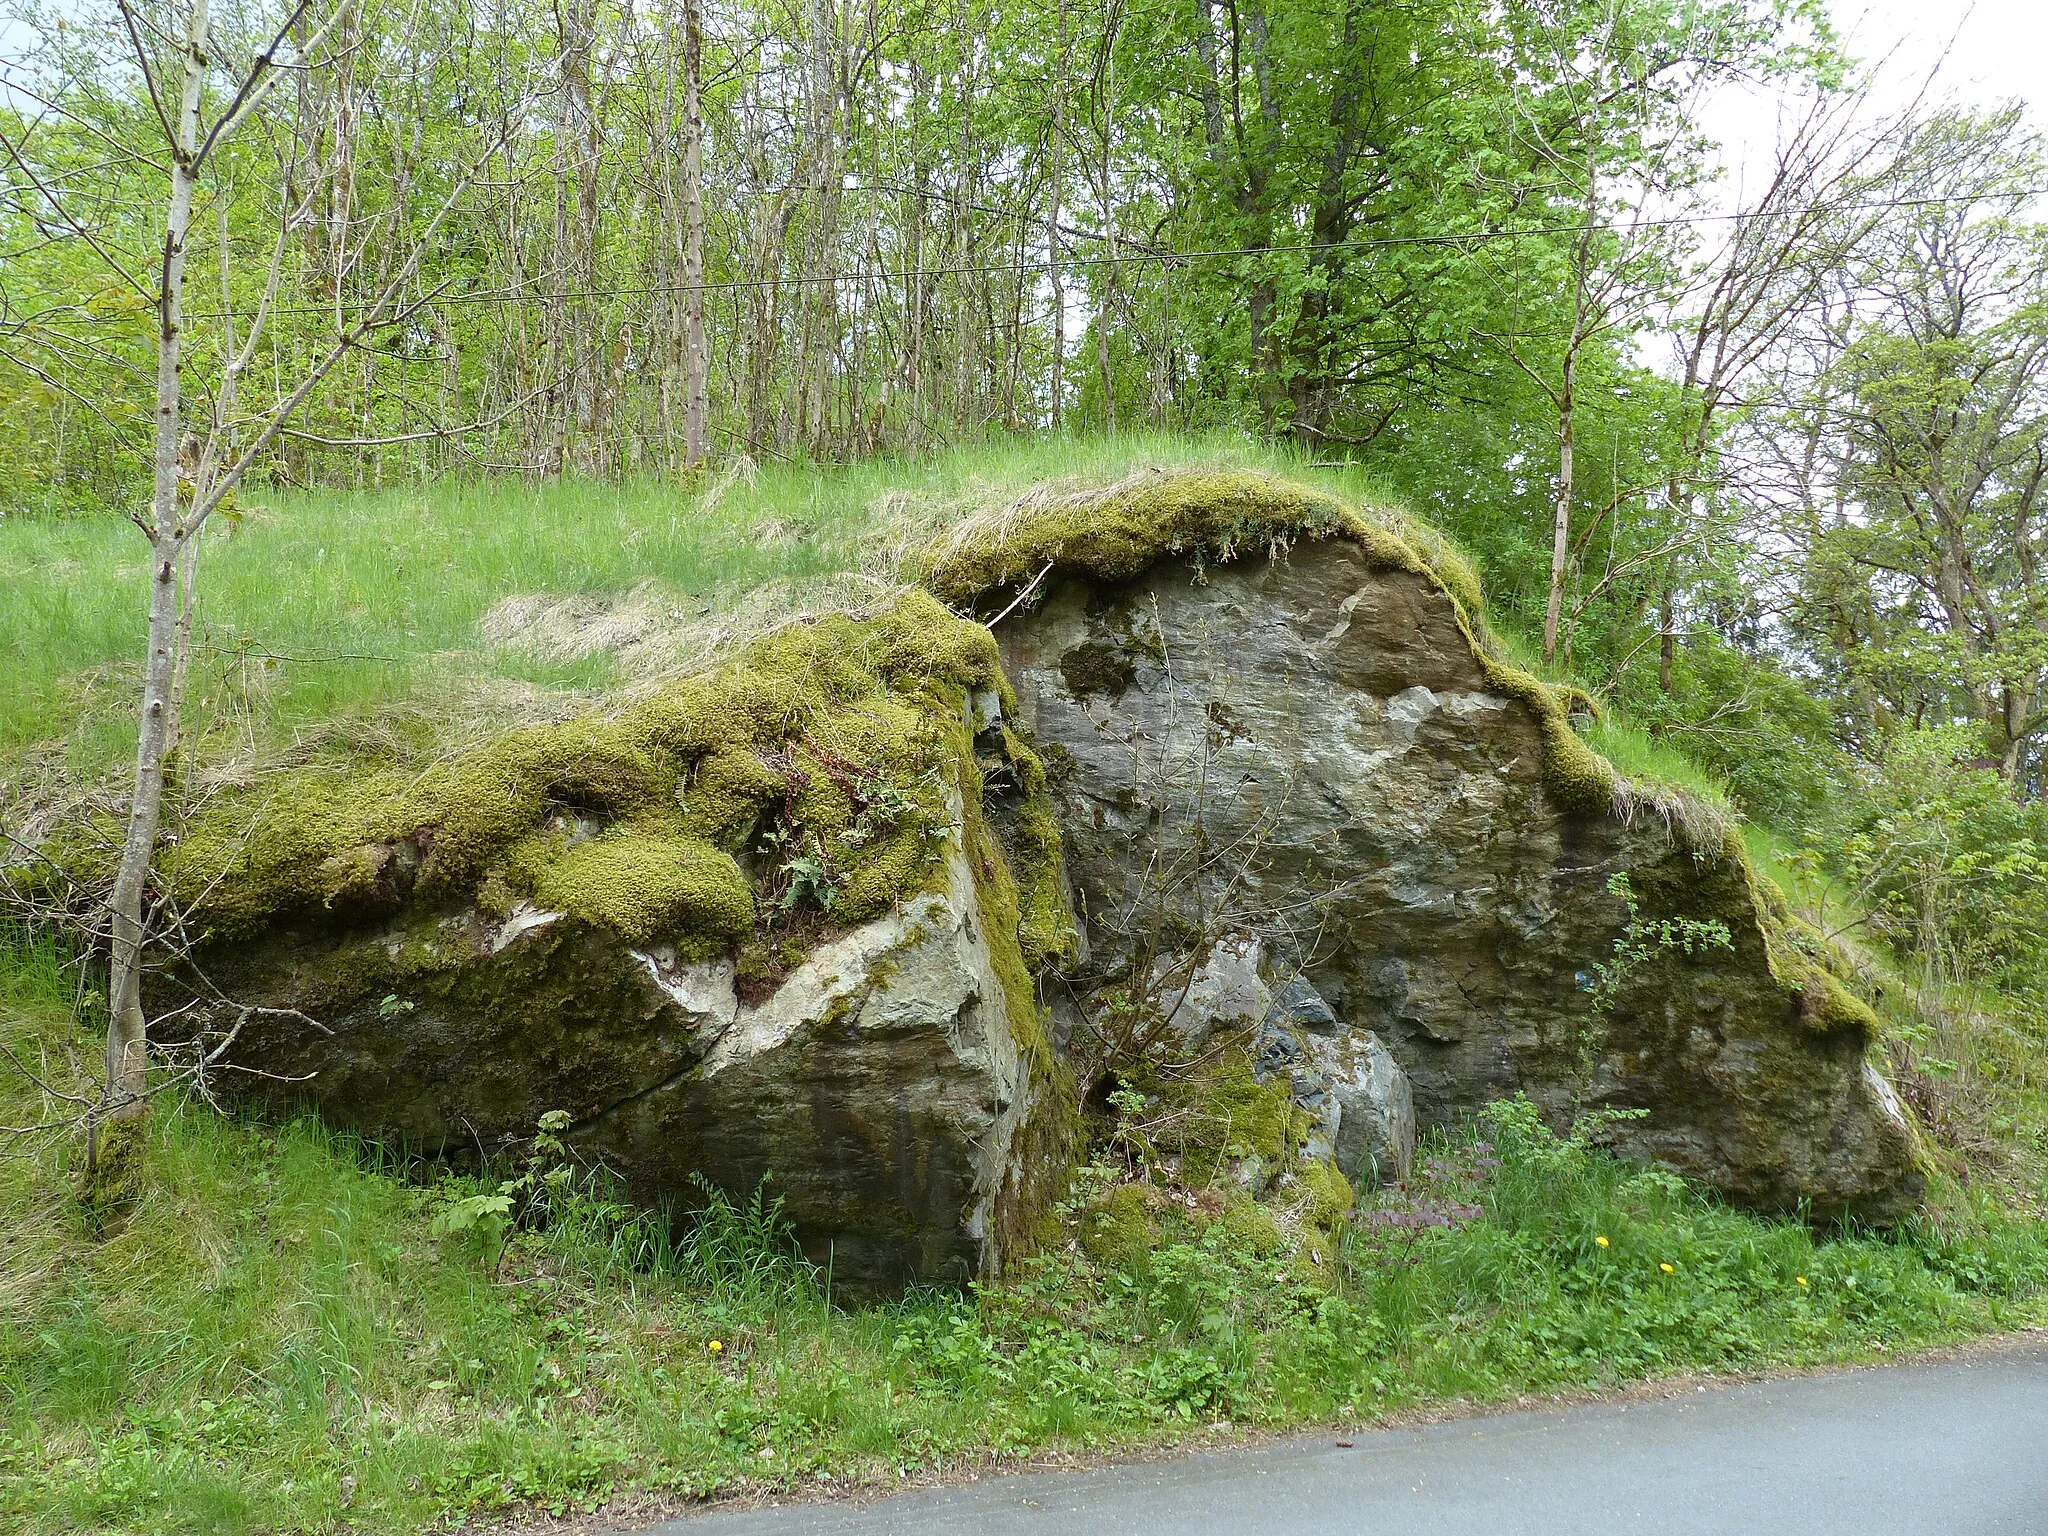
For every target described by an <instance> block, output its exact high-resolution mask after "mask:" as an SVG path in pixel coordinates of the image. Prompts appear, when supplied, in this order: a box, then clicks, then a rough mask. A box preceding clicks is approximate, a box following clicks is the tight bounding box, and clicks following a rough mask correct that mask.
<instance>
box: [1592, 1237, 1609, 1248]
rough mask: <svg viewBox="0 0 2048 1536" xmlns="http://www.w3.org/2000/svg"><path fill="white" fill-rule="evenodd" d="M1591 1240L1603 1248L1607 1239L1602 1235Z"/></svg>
mask: <svg viewBox="0 0 2048 1536" xmlns="http://www.w3.org/2000/svg"><path fill="white" fill-rule="evenodd" d="M1593 1241H1594V1242H1596V1243H1598V1244H1599V1245H1600V1246H1601V1247H1602V1248H1605V1247H1606V1246H1607V1239H1606V1238H1604V1237H1596V1238H1594V1239H1593Z"/></svg>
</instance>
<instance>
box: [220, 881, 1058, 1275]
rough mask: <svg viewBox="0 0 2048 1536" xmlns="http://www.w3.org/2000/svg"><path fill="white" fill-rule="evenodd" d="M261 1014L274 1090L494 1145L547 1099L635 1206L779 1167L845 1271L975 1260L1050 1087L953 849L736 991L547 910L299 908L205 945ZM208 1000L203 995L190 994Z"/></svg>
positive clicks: (428, 1146)
mask: <svg viewBox="0 0 2048 1536" xmlns="http://www.w3.org/2000/svg"><path fill="white" fill-rule="evenodd" d="M213 979H214V981H215V982H216V983H218V984H219V985H220V986H221V987H222V988H223V989H224V990H226V991H227V992H229V993H230V994H231V995H233V996H235V997H236V998H237V999H238V1000H240V1001H242V1002H259V1003H272V1004H276V1005H278V1006H289V1007H293V1008H297V1009H300V1010H303V1011H304V1012H305V1013H306V1014H308V1015H310V1016H311V1017H313V1018H315V1019H318V1020H319V1021H321V1027H317V1028H316V1027H310V1026H307V1025H304V1024H300V1023H297V1022H295V1021H292V1020H288V1019H285V1018H282V1017H263V1018H258V1019H255V1020H252V1021H251V1023H250V1025H249V1026H248V1027H247V1028H245V1030H244V1032H243V1035H242V1037H241V1038H240V1039H239V1040H238V1042H237V1048H236V1055H235V1059H236V1060H238V1061H241V1062H246V1063H260V1064H261V1067H262V1070H263V1071H264V1072H265V1073H268V1074H271V1075H270V1076H269V1077H265V1078H253V1079H243V1080H242V1082H241V1084H240V1086H244V1087H249V1086H253V1089H254V1092H255V1094H256V1096H257V1097H258V1098H259V1099H263V1100H267V1101H268V1102H270V1103H271V1105H272V1106H273V1107H274V1108H276V1109H277V1110H279V1111H282V1110H284V1109H286V1108H287V1107H288V1106H290V1105H291V1104H293V1103H296V1102H308V1101H309V1102H311V1103H312V1104H313V1105H314V1106H316V1107H317V1108H318V1109H319V1110H320V1111H321V1113H322V1115H323V1117H325V1118H327V1119H328V1120H329V1121H330V1122H332V1123H336V1124H341V1125H347V1126H352V1127H354V1128H356V1129H358V1130H361V1131H363V1132H365V1133H366V1134H369V1135H371V1136H373V1137H377V1138H379V1139H382V1140H386V1141H391V1142H399V1143H403V1144H405V1145H407V1146H409V1147H410V1148H412V1149H413V1150H415V1151H419V1152H424V1153H427V1154H434V1155H438V1154H447V1153H456V1154H460V1153H463V1152H465V1151H483V1152H495V1151H496V1150H497V1149H498V1148H500V1147H501V1146H504V1145H507V1144H508V1143H510V1142H512V1141H514V1140H516V1139H517V1138H520V1137H522V1136H527V1135H531V1134H532V1132H533V1129H534V1125H535V1122H536V1121H537V1120H538V1119H539V1118H540V1116H541V1115H542V1114H543V1113H544V1112H546V1111H547V1110H550V1109H561V1110H564V1111H566V1112H567V1113H568V1114H569V1115H570V1116H571V1117H572V1122H573V1124H572V1129H571V1130H570V1131H568V1132H567V1133H566V1138H567V1140H568V1141H569V1142H570V1144H571V1145H572V1146H573V1147H574V1148H575V1149H576V1150H577V1151H578V1152H579V1153H581V1154H582V1155H584V1156H585V1157H587V1158H590V1159H592V1160H593V1161H601V1162H603V1163H604V1164H605V1165H607V1166H608V1167H610V1168H611V1169H613V1170H614V1171H615V1172H617V1173H619V1174H620V1175H622V1176H623V1177H624V1179H625V1180H626V1183H627V1187H628V1190H629V1192H630V1193H632V1194H633V1195H635V1196H636V1197H638V1198H640V1199H642V1200H643V1201H645V1202H646V1203H649V1204H659V1203H662V1202H665V1201H669V1200H673V1199H676V1198H678V1197H682V1198H684V1199H686V1200H687V1198H688V1196H689V1193H690V1192H691V1190H692V1188H693V1183H692V1180H693V1177H694V1176H698V1175H701V1176H702V1177H704V1178H707V1179H709V1180H710V1181H711V1182H712V1183H714V1184H716V1185H718V1186H720V1187H722V1188H724V1189H726V1190H728V1191H730V1192H733V1193H734V1194H735V1195H738V1196H740V1197H744V1196H745V1195H746V1193H748V1192H749V1191H751V1190H753V1189H755V1188H756V1187H758V1186H759V1184H760V1182H761V1180H762V1179H763V1178H764V1177H767V1176H768V1175H770V1174H771V1173H772V1175H773V1178H772V1181H771V1182H770V1184H769V1193H770V1195H771V1196H780V1197H781V1198H782V1199H783V1200H784V1201H785V1202H786V1206H787V1212H788V1215H789V1216H790V1218H791V1219H792V1220H793V1222H794V1224H795V1226H796V1228H797V1231H798V1233H799V1235H800V1237H801V1238H802V1240H803V1242H804V1245H805V1247H806V1249H807V1250H808V1251H809V1252H810V1253H811V1255H812V1257H814V1258H815V1259H816V1260H818V1261H819V1262H821V1263H822V1262H825V1261H827V1260H828V1259H829V1260H830V1262H831V1264H832V1267H833V1274H834V1276H835V1281H836V1282H838V1283H844V1284H849V1285H853V1286H890V1285H897V1284H901V1283H903V1282H905V1281H909V1280H919V1279H922V1280H948V1279H964V1278H968V1277H971V1276H972V1275H974V1274H976V1273H979V1272H981V1271H983V1270H984V1269H986V1268H987V1267H988V1266H989V1265H990V1263H991V1262H993V1260H994V1259H995V1258H996V1256H997V1247H998V1243H997V1237H998V1233H999V1230H1000V1229H1001V1227H1002V1226H1003V1223H1004V1222H1005V1221H1006V1220H1011V1219H1013V1218H1014V1213H1015V1211H1016V1210H1017V1209H1018V1208H1019V1205H1020V1202H1021V1201H1023V1200H1025V1199H1027V1198H1029V1197H1030V1195H1031V1193H1032V1191H1031V1188H1030V1186H1031V1182H1032V1180H1033V1179H1034V1178H1035V1177H1038V1176H1040V1175H1041V1174H1056V1173H1057V1169H1040V1168H1033V1167H1030V1166H1027V1165H1026V1164H1027V1157H1028V1150H1029V1148H1028V1142H1029V1138H1028V1136H1027V1131H1028V1129H1029V1127H1028V1121H1029V1120H1030V1117H1031V1116H1032V1115H1033V1114H1035V1113H1037V1112H1039V1111H1041V1110H1046V1109H1047V1108H1048V1106H1045V1105H1043V1104H1040V1103H1037V1102H1036V1101H1035V1098H1034V1095H1035V1092H1036V1090H1035V1087H1034V1083H1033V1080H1032V1078H1031V1075H1030V1073H1029V1072H1028V1071H1027V1070H1026V1066H1025V1063H1024V1062H1023V1060H1022V1059H1021V1056H1020V1049H1019V1044H1018V1036H1017V1031H1016V1029H1015V1028H1013V1021H1012V1020H1011V1019H1010V1018H1009V1016H1008V1010H1007V1004H1006V1001H1005V994H1004V990H1003V987H1002V985H1001V983H1000V981H999V980H998V978H997V976H996V973H995V971H994V969H993V968H992V963H991V956H990V952H989V946H988V941H987V938H986V937H985V935H984V931H983V923H982V921H981V918H980V914H979V913H978V911H977V910H976V899H975V891H974V884H973V881H972V878H971V876H970V874H969V871H968V869H967V865H966V860H965V858H964V856H963V855H962V854H961V853H960V851H959V849H958V847H957V846H956V847H955V848H954V849H953V851H952V852H951V855H950V861H949V875H948V884H947V888H946V890H945V891H943V892H940V893H930V894H926V895H922V896H918V897H915V898H913V899H911V900H910V901H908V902H906V903H904V904H903V906H902V907H901V909H900V910H899V911H897V912H895V913H892V914H890V915H887V916H884V917H882V918H879V919H877V920H875V921H873V922H870V923H868V924H866V925H865V926H862V927H859V928H856V929H854V930H852V931H851V932H848V933H845V934H843V935H840V936H838V937H836V938H833V939H831V940H829V941H828V942H826V943H824V944H822V945H820V946H818V947H817V948H816V949H814V950H813V951H812V952H811V953H810V954H809V955H808V956H807V957H806V958H805V959H804V960H803V962H802V964H801V965H800V966H798V967H797V969H795V970H794V971H792V972H791V973H790V974H789V975H788V976H787V977H786V978H785V979H783V981H782V982H781V984H780V985H779V986H778V987H777V988H776V989H775V990H774V992H773V993H771V994H770V995H769V996H767V997H765V998H762V999H760V1000H758V1001H757V1002H755V1003H753V1004H747V1003H744V1002H742V1000H741V997H740V993H739V989H738V986H737V981H736V977H735V971H734V966H733V963H732V961H731V960H730V959H717V960H712V961H704V962H696V963H691V962H689V961H687V960H682V959H679V958H678V956H677V955H676V953H675V951H674V949H672V948H670V947H666V946H663V945H659V944H654V945H648V946H644V947H634V946H630V945H628V944H626V943H625V942H624V941H623V940H621V939H620V938H619V937H618V936H616V935H614V934H611V933H609V932H607V931H606V930H604V929H602V928H598V927H594V926H590V925H586V924H582V923H579V922H577V921H576V920H575V919H573V918H568V917H564V916H563V915H561V914H559V913H553V912H546V911H540V910H536V909H534V908H533V907H531V906H521V907H519V908H516V909H515V910H514V911H513V912H512V913H511V914H510V915H509V916H508V917H507V918H505V919H504V920H502V921H500V920H497V919H493V918H491V917H489V916H488V915H486V914H484V913H482V912H479V911H477V910H475V909H474V908H464V909H461V910H456V911H451V912H446V913H441V914H435V915H431V916H424V917H422V916H420V915H417V914H415V915H411V916H408V917H404V918H401V919H400V920H399V921H397V922H395V923H392V924H391V925H389V926H385V927H380V928H375V929H372V930H370V931H367V932H364V931H355V932H350V931H348V930H337V929H334V928H327V929H322V930H300V931H289V932H279V933H275V934H272V935H270V936H269V937H267V938H266V939H264V940H263V941H261V942H259V943H257V944H253V945H245V946H241V947H238V948H236V949H233V950H230V951H227V952H224V953H222V954H220V955H218V956H216V957H214V968H213ZM192 1022H193V1023H195V1024H204V1023H206V1022H207V1018H206V1014H205V1010H204V1009H203V1008H202V1009H201V1010H199V1011H198V1012H197V1013H195V1014H194V1015H193V1016H192Z"/></svg>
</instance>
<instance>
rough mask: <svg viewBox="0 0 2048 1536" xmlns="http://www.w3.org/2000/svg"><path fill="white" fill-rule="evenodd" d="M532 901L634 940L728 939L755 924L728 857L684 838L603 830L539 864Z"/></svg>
mask: <svg viewBox="0 0 2048 1536" xmlns="http://www.w3.org/2000/svg"><path fill="white" fill-rule="evenodd" d="M532 889H533V899H534V900H535V901H536V902H538V903H539V904H540V905H541V906H543V907H546V908H548V909H549V910H550V911H555V912H566V913H568V914H569V915H570V916H571V917H578V918H581V919H583V921H585V922H587V923H598V924H602V925H604V926H605V927H608V928H611V929H613V930H615V931H616V932H618V933H619V934H621V935H623V936H624V937H625V938H628V939H631V940H632V941H633V942H635V943H644V942H646V941H647V940H648V939H651V938H653V937H654V936H655V935H656V934H662V933H685V934H691V935H702V936H715V937H718V938H732V937H734V936H736V935H739V934H742V933H746V932H747V931H748V930H750V929H751V928H752V927H753V926H754V894H753V891H752V889H751V888H750V887H749V886H748V883H747V877H746V876H745V875H744V874H742V873H741V872H740V867H739V865H738V864H736V863H734V862H733V858H732V855H731V854H729V853H724V852H721V851H720V850H719V849H717V848H714V847H712V846H711V845H710V844H708V843H704V842H699V841H697V840H695V839H693V838H687V837H646V836H640V835H637V834H635V833H633V832H631V831H626V830H620V831H615V832H609V833H606V834H605V835H604V836H603V837H600V838H596V839H593V840H592V841H590V842H587V843H584V844H581V845H580V846H578V847H575V848H572V849H570V850H568V851H567V852H566V853H564V854H563V855H562V856H561V857H560V858H557V859H553V860H550V861H548V862H546V863H545V864H543V865H542V867H541V868H540V869H539V870H538V871H537V872H536V874H535V876H534V879H533V886H532Z"/></svg>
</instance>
